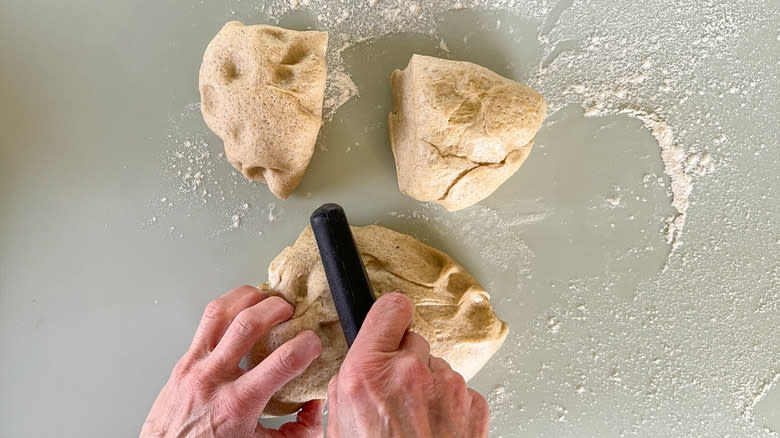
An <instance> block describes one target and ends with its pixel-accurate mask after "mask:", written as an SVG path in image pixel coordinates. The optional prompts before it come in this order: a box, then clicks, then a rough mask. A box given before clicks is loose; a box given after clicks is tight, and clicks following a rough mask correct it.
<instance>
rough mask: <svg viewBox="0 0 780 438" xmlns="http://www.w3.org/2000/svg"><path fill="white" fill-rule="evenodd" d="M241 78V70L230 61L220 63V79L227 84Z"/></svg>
mask: <svg viewBox="0 0 780 438" xmlns="http://www.w3.org/2000/svg"><path fill="white" fill-rule="evenodd" d="M239 76H241V70H240V69H239V67H238V65H236V63H235V62H234V61H233V60H232V59H226V60H225V62H224V63H222V77H223V78H225V79H227V81H228V82H233V81H235V80H236V79H238V77H239Z"/></svg>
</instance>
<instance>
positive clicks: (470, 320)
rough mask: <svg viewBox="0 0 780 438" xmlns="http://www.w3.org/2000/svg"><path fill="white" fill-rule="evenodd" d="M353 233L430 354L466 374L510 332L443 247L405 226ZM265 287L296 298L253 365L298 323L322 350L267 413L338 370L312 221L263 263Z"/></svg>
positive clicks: (305, 396) (319, 394)
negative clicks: (401, 299) (408, 303)
mask: <svg viewBox="0 0 780 438" xmlns="http://www.w3.org/2000/svg"><path fill="white" fill-rule="evenodd" d="M352 233H353V235H354V237H355V241H356V243H357V246H358V250H359V251H360V255H361V257H362V258H363V263H364V264H365V266H366V272H367V274H368V277H369V279H370V280H371V284H372V286H373V289H374V294H375V295H376V296H377V297H379V296H381V295H383V294H385V293H388V292H393V291H400V292H403V293H404V294H406V295H407V296H408V297H409V298H411V299H412V301H413V302H414V303H415V311H414V320H413V322H412V326H411V330H413V331H415V332H417V333H419V334H420V335H422V336H423V337H424V338H425V339H426V340H427V341H428V342H429V343H430V344H431V354H433V355H435V356H439V357H442V358H444V359H445V360H446V361H447V362H449V364H450V366H451V367H452V368H453V369H454V370H456V371H458V372H459V373H460V374H462V375H463V377H464V378H465V379H467V380H468V379H470V378H471V377H472V376H474V374H476V373H477V371H479V369H480V368H482V366H483V365H484V364H485V362H487V360H488V359H489V358H490V357H491V356H492V355H493V353H495V352H496V350H498V348H499V347H500V346H501V344H502V343H503V342H504V339H505V338H506V336H507V333H508V327H507V325H506V323H504V322H503V321H501V320H500V319H498V317H497V316H496V314H495V313H494V312H493V308H492V307H491V305H490V296H489V295H488V293H487V292H486V291H485V290H484V289H482V287H481V286H480V285H479V283H477V281H476V280H475V279H474V277H472V276H471V275H469V273H467V272H466V271H464V270H463V268H462V267H460V265H458V264H457V263H456V262H455V261H454V260H453V259H452V258H450V257H449V256H448V255H446V254H444V253H442V252H441V251H438V250H436V249H433V248H431V247H429V246H427V245H425V244H423V243H422V242H420V241H419V240H417V239H415V238H413V237H411V236H408V235H406V234H401V233H397V232H395V231H392V230H389V229H387V228H384V227H381V226H376V225H369V226H365V227H352ZM262 288H264V289H266V290H268V291H269V292H268V293H269V294H272V295H279V296H281V297H283V298H284V299H286V300H287V301H289V302H290V303H292V304H294V305H295V314H294V315H293V317H292V319H290V320H289V321H286V322H284V323H282V324H280V325H278V326H276V327H274V328H273V329H272V330H271V331H270V333H269V334H268V335H267V336H265V337H263V338H262V339H260V340H259V341H258V342H257V344H256V345H255V347H254V348H253V349H252V352H251V353H250V355H249V364H250V366H255V365H256V364H258V363H259V362H260V361H261V360H262V359H263V358H265V357H267V356H268V354H270V352H272V351H273V350H275V349H276V348H278V347H279V346H280V345H281V344H283V343H284V342H286V341H287V340H289V339H292V338H293V337H294V336H295V335H296V334H297V333H298V332H300V331H301V330H306V329H310V330H314V331H315V332H316V333H317V334H318V335H319V337H320V339H322V354H321V355H320V357H318V358H317V359H315V360H314V362H312V364H311V365H310V366H309V368H308V369H307V370H306V372H304V373H303V374H302V375H301V376H299V377H297V378H295V379H293V380H292V381H291V382H290V383H288V384H287V385H285V386H284V387H283V388H282V389H281V390H279V392H277V393H276V394H275V395H274V396H273V398H272V399H271V402H270V403H269V404H268V406H267V407H266V410H265V414H266V415H286V414H289V413H292V412H295V411H296V410H297V409H298V408H299V407H300V405H301V404H302V403H304V402H306V401H308V400H312V399H318V398H325V397H326V395H327V387H328V381H329V380H330V378H331V377H332V376H333V375H334V374H336V372H338V370H339V367H340V366H341V362H342V361H343V360H344V356H345V355H346V354H347V345H346V341H345V339H344V334H343V333H342V331H341V325H340V323H339V319H338V315H337V314H336V308H335V305H334V304H333V299H332V298H331V295H330V289H329V288H328V282H327V279H326V277H325V271H324V270H323V268H322V262H321V261H320V256H319V252H318V250H317V243H316V241H315V240H314V234H313V233H312V231H311V228H310V227H307V228H306V229H305V230H303V233H301V235H300V236H299V237H298V240H296V241H295V243H294V244H293V245H292V246H289V247H287V248H285V249H284V250H283V251H282V252H281V254H279V255H278V256H277V257H276V258H275V259H274V260H273V261H272V262H271V265H270V267H269V268H268V283H267V284H266V285H263V287H262Z"/></svg>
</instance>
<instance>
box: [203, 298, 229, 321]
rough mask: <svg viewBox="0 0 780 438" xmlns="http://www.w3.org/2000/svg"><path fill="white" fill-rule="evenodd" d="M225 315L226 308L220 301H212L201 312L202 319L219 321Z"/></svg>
mask: <svg viewBox="0 0 780 438" xmlns="http://www.w3.org/2000/svg"><path fill="white" fill-rule="evenodd" d="M226 313H227V307H226V306H225V304H224V303H222V301H220V300H214V301H212V302H210V303H208V304H207V305H206V309H205V310H204V311H203V319H212V320H214V319H221V318H223V317H224V316H225V314H226Z"/></svg>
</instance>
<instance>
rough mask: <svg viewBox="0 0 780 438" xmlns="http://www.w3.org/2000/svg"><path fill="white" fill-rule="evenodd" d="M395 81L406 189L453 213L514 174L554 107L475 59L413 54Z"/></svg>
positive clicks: (397, 139)
mask: <svg viewBox="0 0 780 438" xmlns="http://www.w3.org/2000/svg"><path fill="white" fill-rule="evenodd" d="M390 82H391V85H392V88H393V112H392V113H390V116H389V130H390V142H391V144H392V148H393V155H394V156H395V163H396V170H397V174H398V185H399V188H400V189H401V191H402V192H403V193H405V194H407V195H409V196H411V197H413V198H415V199H417V200H419V201H430V202H436V203H438V204H441V205H442V206H443V207H444V208H446V209H447V210H449V211H454V210H459V209H461V208H465V207H468V206H470V205H473V204H475V203H476V202H479V201H480V200H482V199H484V198H486V197H487V196H489V195H490V194H491V193H493V192H494V191H495V190H496V189H497V188H498V186H500V185H501V184H503V182H504V181H506V180H507V179H508V178H509V177H510V176H512V174H513V173H514V172H515V171H516V170H517V169H518V168H519V167H520V165H521V164H523V161H525V159H526V157H527V156H528V154H529V152H530V151H531V145H532V144H533V137H534V135H535V134H536V131H538V130H539V128H540V127H541V125H542V120H543V119H544V116H545V112H546V109H545V103H544V97H542V95H541V94H539V93H537V92H536V91H534V90H532V89H531V88H529V87H526V86H525V85H523V84H520V83H518V82H515V81H512V80H509V79H506V78H504V77H502V76H499V75H498V74H496V73H494V72H492V71H490V70H488V69H486V68H485V67H481V66H479V65H476V64H472V63H470V62H464V61H450V60H445V59H439V58H433V57H430V56H422V55H412V58H411V60H410V61H409V65H408V66H407V67H406V69H404V70H396V71H394V72H393V75H392V77H391V80H390Z"/></svg>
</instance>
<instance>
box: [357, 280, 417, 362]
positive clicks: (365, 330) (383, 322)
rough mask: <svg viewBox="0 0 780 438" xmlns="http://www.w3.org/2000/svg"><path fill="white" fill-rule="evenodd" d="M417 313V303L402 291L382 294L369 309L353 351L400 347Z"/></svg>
mask: <svg viewBox="0 0 780 438" xmlns="http://www.w3.org/2000/svg"><path fill="white" fill-rule="evenodd" d="M413 314H414V304H412V301H411V300H410V299H409V298H407V297H406V296H405V295H403V294H400V293H398V292H392V293H389V294H385V295H382V296H381V297H379V299H378V300H376V302H375V303H374V305H373V306H371V310H369V311H368V315H366V319H365V320H364V321H363V325H362V327H361V328H360V331H359V332H358V335H357V337H356V338H355V342H354V344H352V348H351V349H350V351H352V350H356V351H372V352H387V353H390V352H393V351H396V350H398V347H399V345H401V340H402V339H403V338H404V334H405V333H406V329H407V328H409V325H410V324H411V323H412V316H413Z"/></svg>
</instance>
